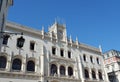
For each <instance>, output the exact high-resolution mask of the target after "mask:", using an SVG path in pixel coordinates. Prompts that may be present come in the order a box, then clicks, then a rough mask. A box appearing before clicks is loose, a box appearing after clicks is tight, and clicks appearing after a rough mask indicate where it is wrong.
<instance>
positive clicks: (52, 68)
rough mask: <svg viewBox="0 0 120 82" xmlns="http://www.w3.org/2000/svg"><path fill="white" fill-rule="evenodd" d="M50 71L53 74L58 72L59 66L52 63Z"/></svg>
mask: <svg viewBox="0 0 120 82" xmlns="http://www.w3.org/2000/svg"><path fill="white" fill-rule="evenodd" d="M50 72H51V75H54V74H57V66H56V65H55V64H52V65H51V68H50Z"/></svg>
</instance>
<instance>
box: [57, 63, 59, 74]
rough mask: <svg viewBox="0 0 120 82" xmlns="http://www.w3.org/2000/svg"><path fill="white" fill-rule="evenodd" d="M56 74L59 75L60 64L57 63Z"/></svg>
mask: <svg viewBox="0 0 120 82" xmlns="http://www.w3.org/2000/svg"><path fill="white" fill-rule="evenodd" d="M57 74H58V76H60V65H59V64H58V66H57Z"/></svg>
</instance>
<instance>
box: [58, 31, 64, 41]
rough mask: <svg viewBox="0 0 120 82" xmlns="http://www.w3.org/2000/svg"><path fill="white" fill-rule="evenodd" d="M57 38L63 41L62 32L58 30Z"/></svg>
mask: <svg viewBox="0 0 120 82" xmlns="http://www.w3.org/2000/svg"><path fill="white" fill-rule="evenodd" d="M58 37H59V38H60V39H63V31H62V30H59V32H58Z"/></svg>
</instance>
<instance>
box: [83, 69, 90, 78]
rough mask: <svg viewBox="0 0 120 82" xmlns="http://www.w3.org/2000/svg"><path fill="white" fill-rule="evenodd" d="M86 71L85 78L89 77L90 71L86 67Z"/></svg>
mask: <svg viewBox="0 0 120 82" xmlns="http://www.w3.org/2000/svg"><path fill="white" fill-rule="evenodd" d="M84 72H85V78H89V72H88V70H87V69H85V70H84Z"/></svg>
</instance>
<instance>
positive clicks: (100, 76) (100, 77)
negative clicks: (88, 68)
mask: <svg viewBox="0 0 120 82" xmlns="http://www.w3.org/2000/svg"><path fill="white" fill-rule="evenodd" d="M98 75H99V79H100V80H103V78H102V73H101V72H100V71H98Z"/></svg>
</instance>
